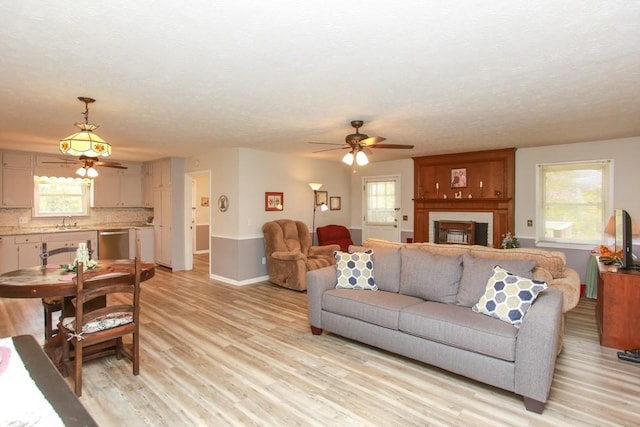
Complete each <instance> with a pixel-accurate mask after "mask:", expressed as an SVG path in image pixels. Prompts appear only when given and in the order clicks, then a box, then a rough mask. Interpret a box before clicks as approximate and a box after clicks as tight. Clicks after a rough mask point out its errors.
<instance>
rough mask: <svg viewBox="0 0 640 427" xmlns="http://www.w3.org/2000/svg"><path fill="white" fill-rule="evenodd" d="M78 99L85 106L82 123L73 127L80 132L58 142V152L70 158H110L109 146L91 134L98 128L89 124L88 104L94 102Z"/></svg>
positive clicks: (92, 100) (91, 99) (87, 99)
mask: <svg viewBox="0 0 640 427" xmlns="http://www.w3.org/2000/svg"><path fill="white" fill-rule="evenodd" d="M78 99H79V100H80V101H82V102H84V105H85V109H84V113H82V115H83V116H84V123H76V124H75V126H76V127H77V128H78V129H80V132H78V133H74V134H73V135H71V136H68V137H66V138H64V139H61V140H60V152H61V153H63V154H70V155H72V156H87V157H107V156H110V155H111V145H110V144H109V143H108V142H105V141H104V140H103V139H102V138H100V137H99V136H98V135H96V134H95V133H93V131H94V130H95V129H97V128H98V126H96V125H94V124H92V123H89V104H91V103H93V102H96V100H95V99H93V98H87V97H85V96H79V97H78Z"/></svg>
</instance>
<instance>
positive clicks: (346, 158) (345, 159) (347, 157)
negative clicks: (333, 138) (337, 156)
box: [342, 151, 354, 166]
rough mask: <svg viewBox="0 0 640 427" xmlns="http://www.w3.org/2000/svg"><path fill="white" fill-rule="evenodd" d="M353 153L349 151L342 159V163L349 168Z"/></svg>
mask: <svg viewBox="0 0 640 427" xmlns="http://www.w3.org/2000/svg"><path fill="white" fill-rule="evenodd" d="M353 157H354V156H353V152H352V151H349V152H348V153H347V154H345V155H344V157H343V158H342V163H345V164H347V165H349V166H351V165H352V164H353Z"/></svg>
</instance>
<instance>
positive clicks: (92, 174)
mask: <svg viewBox="0 0 640 427" xmlns="http://www.w3.org/2000/svg"><path fill="white" fill-rule="evenodd" d="M96 176H98V171H97V170H95V168H94V167H93V166H89V167H88V168H87V177H88V178H95V177H96Z"/></svg>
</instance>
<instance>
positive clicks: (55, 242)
mask: <svg viewBox="0 0 640 427" xmlns="http://www.w3.org/2000/svg"><path fill="white" fill-rule="evenodd" d="M87 240H90V241H91V249H92V250H93V256H92V258H93V259H97V258H98V253H97V250H96V249H97V247H98V234H97V232H96V231H69V232H63V233H45V234H43V235H42V242H43V243H46V244H47V250H52V249H57V248H64V247H77V246H78V243H80V242H86V241H87ZM75 258H76V254H75V252H63V253H61V254H56V255H52V256H50V257H49V260H48V262H47V263H48V264H49V265H55V264H71V263H73V260H75Z"/></svg>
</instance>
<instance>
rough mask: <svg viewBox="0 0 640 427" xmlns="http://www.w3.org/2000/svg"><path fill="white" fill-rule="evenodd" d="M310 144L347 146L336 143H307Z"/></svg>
mask: <svg viewBox="0 0 640 427" xmlns="http://www.w3.org/2000/svg"><path fill="white" fill-rule="evenodd" d="M307 142H308V143H309V144H319V145H345V144H337V143H335V142H315V141H307Z"/></svg>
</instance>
